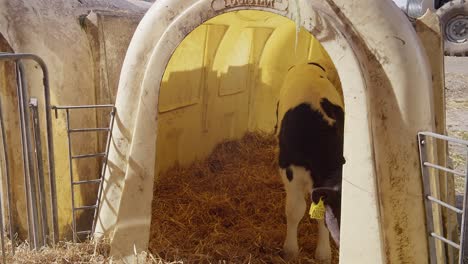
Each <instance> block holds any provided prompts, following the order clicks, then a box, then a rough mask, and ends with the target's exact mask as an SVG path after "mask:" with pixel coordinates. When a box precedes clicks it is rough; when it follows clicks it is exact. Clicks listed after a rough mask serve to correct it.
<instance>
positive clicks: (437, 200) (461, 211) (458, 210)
mask: <svg viewBox="0 0 468 264" xmlns="http://www.w3.org/2000/svg"><path fill="white" fill-rule="evenodd" d="M427 199H429V200H430V201H432V202H434V203H436V204H439V205H441V206H443V207H445V208H447V209H450V210H452V211H454V212H456V213H457V214H461V213H463V210H460V209H458V208H456V207H455V206H452V205H450V204H448V203H445V202H443V201H441V200H439V199H437V198H435V197H433V196H430V195H429V196H428V197H427Z"/></svg>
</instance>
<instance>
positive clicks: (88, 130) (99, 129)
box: [70, 127, 109, 133]
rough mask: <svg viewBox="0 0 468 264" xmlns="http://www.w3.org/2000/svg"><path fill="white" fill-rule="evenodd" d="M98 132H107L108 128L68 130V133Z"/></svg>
mask: <svg viewBox="0 0 468 264" xmlns="http://www.w3.org/2000/svg"><path fill="white" fill-rule="evenodd" d="M99 131H109V128H108V127H99V128H75V129H70V133H76V132H99Z"/></svg>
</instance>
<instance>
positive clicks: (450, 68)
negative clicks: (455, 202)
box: [445, 57, 468, 193]
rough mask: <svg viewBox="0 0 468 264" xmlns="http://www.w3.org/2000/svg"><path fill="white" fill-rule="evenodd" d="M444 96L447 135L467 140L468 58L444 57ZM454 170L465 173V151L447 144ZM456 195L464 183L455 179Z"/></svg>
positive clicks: (460, 179)
mask: <svg viewBox="0 0 468 264" xmlns="http://www.w3.org/2000/svg"><path fill="white" fill-rule="evenodd" d="M445 96H446V110H447V113H446V117H447V133H448V135H449V136H452V137H456V138H459V139H464V140H468V58H459V57H445ZM449 154H450V159H451V162H452V166H453V167H454V169H456V170H458V171H462V172H465V171H466V155H467V153H466V149H464V148H463V147H461V146H459V145H454V144H449ZM455 184H456V190H457V193H462V192H463V186H464V181H463V179H462V178H461V177H457V178H456V179H455Z"/></svg>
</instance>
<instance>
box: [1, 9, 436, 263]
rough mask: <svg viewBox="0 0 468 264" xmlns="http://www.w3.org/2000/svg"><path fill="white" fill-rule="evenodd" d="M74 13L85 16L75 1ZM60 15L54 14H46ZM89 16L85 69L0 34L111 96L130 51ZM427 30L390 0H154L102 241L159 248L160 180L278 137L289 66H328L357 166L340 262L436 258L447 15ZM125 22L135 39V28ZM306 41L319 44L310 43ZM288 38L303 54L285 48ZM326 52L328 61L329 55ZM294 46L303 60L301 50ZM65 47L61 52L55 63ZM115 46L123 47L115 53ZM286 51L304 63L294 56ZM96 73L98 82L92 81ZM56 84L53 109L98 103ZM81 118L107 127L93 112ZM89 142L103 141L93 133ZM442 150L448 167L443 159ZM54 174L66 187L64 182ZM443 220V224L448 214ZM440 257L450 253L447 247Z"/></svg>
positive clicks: (119, 113)
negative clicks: (432, 190)
mask: <svg viewBox="0 0 468 264" xmlns="http://www.w3.org/2000/svg"><path fill="white" fill-rule="evenodd" d="M116 3H117V4H116V6H119V7H121V8H122V9H125V8H126V7H127V4H128V5H130V6H132V8H131V10H132V12H134V13H135V14H139V13H141V14H142V13H143V12H144V11H146V9H147V8H148V5H147V3H143V2H139V1H128V2H127V1H117V2H116ZM130 3H132V5H131V4H130ZM23 4H24V5H25V6H28V5H27V4H25V3H23ZM2 5H5V4H2ZM89 5H91V3H89ZM104 7H105V5H102V6H100V8H102V9H105V8H104ZM8 8H9V9H8V10H13V9H14V8H13V7H11V6H8ZM54 8H56V9H57V10H59V8H57V6H55V5H54V6H52V7H51V9H54ZM67 8H69V9H70V10H73V8H74V7H73V6H72V5H70V4H67ZM39 9H40V10H42V11H41V12H46V13H47V11H44V10H45V9H41V8H39ZM14 10H19V9H14ZM54 10H55V9H54ZM240 11H242V12H240ZM254 11H256V12H254ZM260 11H261V12H260ZM18 12H19V11H18ZM34 15H37V14H30V15H29V16H31V17H33V16H34ZM119 15H122V16H125V15H128V13H127V14H126V13H125V12H121V13H120V14H119ZM53 16H54V14H52V13H47V17H48V18H51V17H53ZM87 19H88V20H89V21H92V22H93V21H94V22H96V21H97V22H96V24H97V25H101V26H98V27H97V29H96V31H93V30H91V29H89V28H88V29H86V28H85V29H86V30H88V31H87V32H86V33H87V34H88V38H89V39H94V38H93V36H94V37H95V36H99V37H101V36H102V39H99V38H98V41H97V42H99V43H98V44H97V45H96V43H94V42H92V45H90V46H91V52H89V51H88V50H86V49H87V48H89V46H87V47H86V48H84V47H85V46H86V45H87V44H84V45H81V41H82V37H78V36H79V34H81V33H80V29H79V28H78V27H77V26H74V27H73V28H72V27H70V28H69V29H70V32H72V33H67V34H68V35H67V36H72V37H69V38H67V39H70V40H71V39H81V40H80V41H75V42H74V43H73V45H76V46H77V47H78V46H79V47H80V48H79V49H78V54H76V55H74V56H73V57H72V58H75V59H76V61H77V62H76V65H77V67H74V68H73V67H70V68H64V69H61V68H60V66H59V65H61V64H62V63H63V62H64V61H65V60H66V58H64V56H63V55H66V54H72V53H73V52H72V51H71V50H67V49H69V47H68V46H67V47H63V50H62V48H59V49H56V50H54V49H53V45H51V44H49V43H46V44H45V46H41V45H38V44H31V45H30V46H31V47H29V50H28V46H27V45H24V44H23V42H21V39H18V40H15V37H11V36H9V35H8V34H6V32H7V31H8V28H7V27H3V26H2V27H0V30H1V31H0V33H2V34H3V35H4V36H6V37H5V39H6V41H5V42H6V43H7V44H8V42H9V43H10V44H11V46H12V49H13V50H15V51H16V52H22V51H31V52H32V51H34V52H35V53H38V54H39V55H40V56H42V57H43V58H44V59H45V61H46V63H47V64H48V65H50V67H51V68H52V70H51V72H53V71H54V70H55V71H57V72H59V73H69V74H70V76H72V78H73V79H74V80H75V81H73V80H67V79H66V78H65V79H60V78H58V77H56V78H55V79H54V77H53V74H51V81H52V83H53V84H55V87H61V86H62V85H70V86H73V85H75V83H76V82H77V81H82V82H83V83H84V84H85V85H87V86H90V87H91V86H92V85H96V87H98V86H97V83H99V81H96V80H99V79H100V81H101V82H103V83H105V84H106V85H104V86H102V87H107V88H108V86H109V85H110V84H109V83H112V82H115V80H116V78H118V75H116V74H118V69H119V67H118V66H119V57H118V56H117V55H118V52H117V50H118V47H125V45H126V43H125V41H123V40H122V38H119V36H120V35H119V34H117V33H115V32H118V30H115V29H113V30H109V29H107V30H108V31H106V28H105V26H106V23H105V21H106V20H105V19H110V20H112V19H111V18H109V17H107V18H105V19H103V16H102V14H101V15H100V14H99V13H97V14H94V13H91V14H88V16H87ZM100 19H101V20H100ZM138 20H139V18H138V15H136V16H135V17H131V18H129V21H133V22H132V23H134V24H135V23H136V22H135V21H138ZM5 21H6V22H5V24H8V20H5ZM57 21H58V19H57ZM80 21H81V22H83V21H82V20H80ZM99 21H100V22H99ZM103 21H104V22H103ZM115 21H116V22H115V23H121V21H120V22H119V20H118V19H116V20H115ZM292 21H295V22H296V23H299V24H300V26H301V27H302V29H301V31H300V32H297V33H296V32H295V31H294V30H293V31H291V30H290V27H289V29H287V28H286V27H283V24H288V23H289V26H291V24H293V22H292ZM0 22H1V20H0ZM67 23H70V24H71V23H72V22H71V21H66V20H63V23H62V24H61V26H60V27H58V29H62V28H63V29H67V26H65V25H66V24H67ZM73 23H76V21H75V20H74V22H73ZM99 23H101V24H99ZM418 23H419V24H418V26H419V29H420V32H418V33H419V36H418V34H417V33H416V31H415V30H414V29H413V27H412V25H411V24H410V23H409V22H408V21H407V19H406V18H405V17H404V14H403V13H402V12H401V11H400V10H399V9H398V8H397V7H396V6H395V5H394V4H393V3H392V2H391V1H385V0H379V1H376V0H346V1H345V0H326V1H306V0H297V1H288V0H158V1H156V3H154V4H153V5H152V6H151V8H149V10H148V11H147V12H146V14H145V15H144V17H143V19H142V20H141V22H139V24H138V27H137V29H136V31H135V34H134V35H133V38H132V40H131V42H130V45H129V47H128V50H127V52H126V56H125V60H124V61H123V66H122V69H121V71H120V77H119V81H118V91H117V95H116V98H115V107H116V120H115V125H114V127H113V131H112V144H111V147H110V151H109V164H110V165H109V166H108V168H107V171H106V175H105V177H106V181H105V184H104V187H103V190H104V193H103V196H102V200H101V210H100V213H99V216H98V220H97V226H96V230H95V231H96V234H97V235H102V234H105V235H109V236H110V237H111V248H112V254H113V255H114V256H116V257H122V258H126V259H127V260H129V261H132V260H133V255H134V250H135V249H136V250H137V251H142V250H145V249H146V248H147V246H148V240H149V228H150V223H151V202H152V198H153V183H154V180H155V175H157V174H158V172H159V171H161V170H162V169H165V168H168V167H169V166H170V165H171V164H174V163H175V162H178V163H180V164H188V163H190V162H191V161H193V160H195V159H196V158H200V157H205V156H206V155H208V154H209V152H210V151H211V150H212V148H213V146H214V145H216V144H217V143H219V142H221V141H222V140H224V139H226V138H239V137H240V136H241V135H242V134H244V133H245V132H248V131H254V130H263V131H267V132H271V130H272V129H273V126H274V118H275V116H274V112H275V111H274V109H275V108H274V107H275V105H276V99H277V96H278V93H279V90H278V89H279V87H280V86H281V80H282V79H281V78H282V76H284V72H285V71H283V70H284V69H283V68H284V67H286V69H287V67H289V66H288V65H289V64H290V63H295V62H298V61H300V60H301V59H305V60H307V59H310V58H311V57H313V59H315V60H321V62H323V63H324V64H325V65H326V67H327V69H330V70H331V78H332V81H333V82H334V83H335V84H336V86H337V87H341V89H342V93H343V98H344V105H345V144H344V151H345V154H344V155H345V158H346V160H347V162H346V165H345V167H344V173H343V202H342V220H341V246H340V262H341V263H372V264H374V263H428V261H429V260H428V256H429V251H428V243H427V241H428V239H427V230H426V225H425V220H424V219H425V211H424V203H423V191H422V183H421V176H420V168H419V166H420V163H419V158H418V147H417V141H416V135H417V133H418V131H423V130H424V131H437V132H440V133H443V132H444V126H445V121H444V112H443V111H444V106H443V88H442V87H443V70H442V68H441V67H442V66H441V65H442V64H441V62H442V55H441V54H442V48H441V45H440V43H441V40H440V34H439V33H438V21H437V19H435V18H434V16H432V15H431V14H427V15H426V18H425V19H423V20H420V21H418ZM124 24H125V23H124ZM130 24H131V23H130ZM0 25H1V23H0ZM107 25H108V26H109V25H111V24H107ZM118 25H121V29H122V30H129V31H130V32H131V30H130V29H129V28H131V27H128V23H127V24H126V26H122V25H123V24H118ZM82 26H83V25H82ZM84 26H86V24H84ZM418 26H417V27H418ZM33 27H37V25H34V24H33ZM54 30H55V31H57V28H54V29H52V30H51V31H54ZM55 31H54V32H55ZM63 32H65V30H64V31H63ZM102 32H108V33H109V35H108V36H107V38H110V39H112V40H114V42H109V39H106V37H105V36H103V35H102V34H101V33H102ZM111 33H115V34H114V35H113V34H111ZM309 33H310V34H311V35H312V36H313V37H311V36H310V34H309ZM93 34H95V35H93ZM307 36H309V37H307ZM55 37H57V35H55ZM73 37H74V38H73ZM304 37H305V38H308V39H307V40H305V41H304ZM291 39H295V41H296V43H295V46H290V43H291V42H287V41H286V40H291ZM0 40H1V39H0ZM30 40H31V39H30ZM421 40H422V41H421ZM434 40H435V41H437V42H434ZM60 41H64V42H65V43H66V41H67V40H66V39H65V40H60ZM106 41H108V42H106ZM317 41H318V42H317ZM12 43H13V44H12ZM31 43H32V42H31ZM70 43H71V42H70ZM70 43H69V44H70ZM102 43H104V44H102ZM200 43H201V44H200ZM287 43H289V44H287ZM318 43H320V44H321V45H322V46H323V48H324V49H325V50H326V52H321V51H323V49H322V48H321V46H320V45H319V44H318ZM423 43H424V45H423ZM1 44H2V43H1V42H0V45H1ZM70 45H71V44H70ZM106 45H107V46H106ZM304 45H305V46H304ZM314 45H318V46H314ZM0 47H2V46H0ZM96 47H97V51H96ZM103 47H105V48H103ZM304 47H305V48H304ZM294 49H295V51H296V53H295V52H292V51H291V50H294ZM425 49H427V50H425ZM304 50H305V52H303V51H304ZM62 51H63V54H62V57H57V56H54V55H53V54H55V53H59V52H62ZM109 51H115V54H117V55H116V57H113V55H115V54H112V53H109ZM298 52H299V53H300V52H303V54H299V55H298V54H297V53H298ZM89 53H93V54H100V56H103V58H104V61H106V63H108V64H106V65H105V66H102V65H101V66H102V67H104V68H105V69H106V70H107V71H108V72H107V74H105V73H103V71H99V73H96V72H95V73H94V75H93V73H89V72H88V71H87V70H85V69H83V71H82V72H81V73H80V71H77V69H79V68H80V67H83V66H87V65H89V64H90V61H94V63H96V61H97V65H100V64H99V61H101V62H102V61H103V60H102V58H101V57H91V56H90V55H89ZM80 54H81V55H80ZM285 54H286V55H285ZM289 54H293V55H294V56H297V58H290V57H286V56H289ZM327 54H328V55H327ZM426 54H430V55H431V56H429V57H428V56H427V55H426ZM428 58H429V59H430V60H429V59H428ZM85 60H89V61H85ZM109 62H110V63H109ZM288 63H289V64H288ZM228 65H229V67H228ZM431 65H432V68H431ZM106 67H107V68H106ZM335 69H336V70H335ZM252 73H253V75H252ZM213 74H214V75H213ZM101 75H102V76H101ZM34 76H35V75H34ZM90 76H91V77H94V78H95V79H94V82H97V83H94V84H93V81H89V80H88V77H90ZM96 76H97V77H96ZM103 76H104V77H103ZM116 76H117V77H116ZM210 76H211V77H210ZM213 76H215V77H213ZM252 76H255V77H252ZM171 78H173V79H174V80H175V81H173V82H172V83H173V84H172V86H171V87H169V88H171V89H169V88H168V87H165V88H164V85H166V86H167V85H168V84H167V83H168V80H169V79H171ZM210 78H211V79H210ZM213 78H214V79H213ZM255 78H256V79H255ZM90 79H92V78H90ZM37 80H38V78H36V82H37ZM101 85H102V83H101ZM213 85H214V86H213ZM99 87H101V86H99ZM206 87H216V88H215V89H216V93H214V94H210V93H209V92H207V88H206ZM37 89H40V88H37ZM51 89H52V95H53V98H52V101H55V102H57V103H58V104H67V102H74V100H79V99H80V98H79V96H83V97H82V98H84V97H86V98H88V95H87V93H85V92H84V93H83V92H80V91H79V90H77V91H75V92H73V93H72V94H70V95H69V96H68V97H67V96H66V95H65V94H61V93H60V90H58V89H59V88H53V87H52V88H51ZM53 89H57V90H55V91H54V90H53ZM102 89H103V88H102ZM160 89H161V90H160ZM100 92H102V93H109V94H107V96H108V97H109V98H110V103H112V102H113V99H114V98H113V96H112V88H111V89H110V92H107V91H104V89H103V90H102V91H100ZM72 96H74V97H72ZM89 97H90V98H88V99H89V100H91V99H92V96H91V95H89ZM67 98H69V99H67ZM86 98H84V99H86ZM233 98H234V99H233ZM210 100H211V101H210ZM81 118H82V119H83V120H84V121H86V122H88V121H90V122H91V123H92V122H97V121H96V120H95V119H93V118H95V117H86V116H83V117H81ZM93 120H94V121H93ZM435 121H437V122H435ZM62 125H63V124H62ZM56 133H58V132H56ZM62 136H63V133H62ZM80 140H82V141H80V142H86V144H91V143H92V142H91V143H90V142H89V138H84V139H80ZM87 140H88V141H87ZM93 140H94V139H93ZM56 145H58V149H56V155H55V156H56V159H57V157H58V156H59V155H60V153H62V152H63V153H62V155H64V154H65V153H66V152H65V151H66V148H64V147H63V146H64V145H65V144H64V142H61V141H60V142H59V143H57V144H56ZM57 153H58V154H57ZM439 153H440V154H439V158H443V157H444V152H439ZM56 163H57V164H56V166H57V167H58V169H56V170H61V166H62V167H64V168H65V167H66V166H67V160H66V159H62V160H61V159H60V158H59V159H58V160H56ZM62 163H63V164H62ZM57 175H58V176H57V177H58V178H57V181H58V182H60V181H65V179H66V178H64V179H61V178H59V177H61V176H59V175H60V174H59V173H57ZM59 195H60V193H59ZM83 196H86V195H85V194H83ZM59 207H60V206H59ZM65 211H66V209H63V208H62V209H60V210H59V213H63V214H64V215H65V213H64V212H65ZM434 212H435V215H436V216H439V212H438V210H434ZM69 219H70V218H66V219H65V220H63V221H66V220H69ZM436 224H438V223H436ZM437 228H440V226H438V227H437ZM437 252H438V256H439V257H440V258H443V257H444V254H445V253H444V250H443V248H442V247H441V245H440V244H437Z"/></svg>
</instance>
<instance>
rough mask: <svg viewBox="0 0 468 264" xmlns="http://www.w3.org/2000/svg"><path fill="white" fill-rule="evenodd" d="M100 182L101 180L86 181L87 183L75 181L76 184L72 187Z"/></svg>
mask: <svg viewBox="0 0 468 264" xmlns="http://www.w3.org/2000/svg"><path fill="white" fill-rule="evenodd" d="M100 182H101V179H96V180H87V181H76V182H73V185H80V184H88V183H100Z"/></svg>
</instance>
